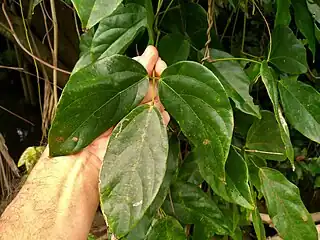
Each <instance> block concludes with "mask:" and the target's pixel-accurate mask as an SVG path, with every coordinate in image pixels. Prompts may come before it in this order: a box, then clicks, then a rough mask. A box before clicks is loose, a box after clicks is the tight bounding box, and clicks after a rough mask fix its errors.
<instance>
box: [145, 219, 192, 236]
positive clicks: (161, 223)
mask: <svg viewBox="0 0 320 240" xmlns="http://www.w3.org/2000/svg"><path fill="white" fill-rule="evenodd" d="M164 239H166V240H185V239H187V237H186V235H185V233H184V229H183V227H182V226H181V225H180V223H179V222H178V221H177V220H176V219H174V218H173V217H170V216H167V217H165V218H162V219H159V220H157V222H156V223H155V224H154V226H152V229H151V230H150V233H149V234H148V236H147V239H146V240H164Z"/></svg>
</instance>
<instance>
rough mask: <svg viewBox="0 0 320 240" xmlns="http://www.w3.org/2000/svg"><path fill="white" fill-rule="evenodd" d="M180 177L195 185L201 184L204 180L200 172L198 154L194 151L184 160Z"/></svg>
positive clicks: (181, 179)
mask: <svg viewBox="0 0 320 240" xmlns="http://www.w3.org/2000/svg"><path fill="white" fill-rule="evenodd" d="M178 179H179V180H180V181H183V182H189V183H193V184H195V185H199V184H200V183H202V182H203V177H202V176H201V174H200V171H199V167H198V164H197V159H196V154H195V153H194V152H191V153H189V155H188V156H187V157H186V159H185V160H184V161H183V164H182V166H181V167H180V169H179V176H178Z"/></svg>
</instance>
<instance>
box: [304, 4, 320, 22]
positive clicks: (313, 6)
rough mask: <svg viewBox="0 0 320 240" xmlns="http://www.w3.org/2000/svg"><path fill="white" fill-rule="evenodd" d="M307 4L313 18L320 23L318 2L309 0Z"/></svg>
mask: <svg viewBox="0 0 320 240" xmlns="http://www.w3.org/2000/svg"><path fill="white" fill-rule="evenodd" d="M306 2H307V6H308V9H309V12H310V13H311V14H312V16H313V18H314V19H315V20H316V21H317V22H318V23H320V6H319V4H317V3H316V1H312V0H307V1H306Z"/></svg>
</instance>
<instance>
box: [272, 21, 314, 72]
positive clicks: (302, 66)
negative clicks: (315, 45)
mask: <svg viewBox="0 0 320 240" xmlns="http://www.w3.org/2000/svg"><path fill="white" fill-rule="evenodd" d="M272 40H273V45H272V50H271V58H270V62H271V63H272V64H274V65H275V66H276V67H277V68H278V69H280V70H281V71H283V72H286V73H290V74H300V73H305V72H307V70H308V64H307V57H306V50H305V48H304V46H303V45H302V44H301V42H300V41H299V40H298V39H297V38H296V37H295V35H294V34H293V32H292V31H291V29H290V28H288V27H285V26H277V27H276V28H275V29H274V30H273V32H272ZM283 42H285V43H286V44H282V43H283Z"/></svg>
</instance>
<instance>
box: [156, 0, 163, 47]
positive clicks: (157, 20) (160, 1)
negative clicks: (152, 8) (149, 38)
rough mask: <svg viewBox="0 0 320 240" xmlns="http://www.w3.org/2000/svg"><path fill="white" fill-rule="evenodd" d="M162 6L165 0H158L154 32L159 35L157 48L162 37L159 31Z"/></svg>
mask: <svg viewBox="0 0 320 240" xmlns="http://www.w3.org/2000/svg"><path fill="white" fill-rule="evenodd" d="M162 4H163V0H158V6H157V12H156V15H155V21H154V31H155V33H156V34H157V36H156V42H155V47H158V43H159V37H160V31H159V29H158V23H159V13H160V9H161V7H162Z"/></svg>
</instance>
